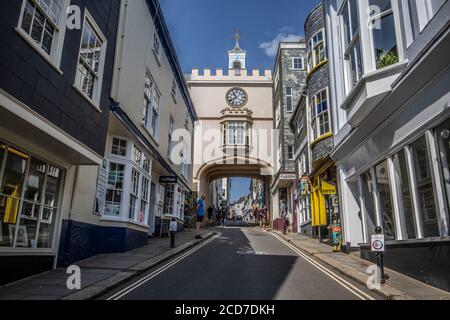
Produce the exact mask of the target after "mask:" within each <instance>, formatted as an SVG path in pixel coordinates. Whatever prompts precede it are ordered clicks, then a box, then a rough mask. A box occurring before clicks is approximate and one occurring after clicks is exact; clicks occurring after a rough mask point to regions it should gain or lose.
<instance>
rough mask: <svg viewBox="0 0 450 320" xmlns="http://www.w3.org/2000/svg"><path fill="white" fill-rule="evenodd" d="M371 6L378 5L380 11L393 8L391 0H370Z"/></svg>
mask: <svg viewBox="0 0 450 320" xmlns="http://www.w3.org/2000/svg"><path fill="white" fill-rule="evenodd" d="M369 5H370V6H376V7H378V9H377V10H378V13H382V12H385V11H388V10H390V9H391V7H392V5H391V0H369Z"/></svg>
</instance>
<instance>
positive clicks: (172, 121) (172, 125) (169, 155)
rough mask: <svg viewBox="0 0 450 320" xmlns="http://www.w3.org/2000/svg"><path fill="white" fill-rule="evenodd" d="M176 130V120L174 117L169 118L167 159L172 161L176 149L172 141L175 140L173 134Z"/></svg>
mask: <svg viewBox="0 0 450 320" xmlns="http://www.w3.org/2000/svg"><path fill="white" fill-rule="evenodd" d="M174 130H175V119H174V118H173V116H172V115H170V116H169V131H168V134H167V139H168V141H167V158H168V159H169V160H170V161H172V150H173V147H174V143H173V141H172V139H173V132H174Z"/></svg>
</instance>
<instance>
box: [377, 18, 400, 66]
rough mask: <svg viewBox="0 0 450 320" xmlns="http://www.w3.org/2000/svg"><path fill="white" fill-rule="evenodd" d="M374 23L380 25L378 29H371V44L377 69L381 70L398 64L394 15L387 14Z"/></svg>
mask: <svg viewBox="0 0 450 320" xmlns="http://www.w3.org/2000/svg"><path fill="white" fill-rule="evenodd" d="M374 23H380V28H375V27H374V28H373V42H374V53H375V60H376V64H377V69H381V68H384V67H387V66H390V65H392V64H394V63H397V62H398V51H397V40H396V38H395V34H396V33H395V26H394V15H393V14H389V15H387V16H384V17H383V18H381V19H380V20H379V21H378V22H377V21H375V22H374Z"/></svg>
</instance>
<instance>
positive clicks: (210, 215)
mask: <svg viewBox="0 0 450 320" xmlns="http://www.w3.org/2000/svg"><path fill="white" fill-rule="evenodd" d="M213 215H214V208H213V207H212V206H209V208H208V223H209V226H210V227H211V224H212V218H213Z"/></svg>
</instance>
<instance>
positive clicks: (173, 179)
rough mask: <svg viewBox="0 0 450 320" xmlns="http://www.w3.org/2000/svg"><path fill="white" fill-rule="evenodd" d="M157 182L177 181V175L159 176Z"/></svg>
mask: <svg viewBox="0 0 450 320" xmlns="http://www.w3.org/2000/svg"><path fill="white" fill-rule="evenodd" d="M159 183H178V177H160V178H159Z"/></svg>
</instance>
